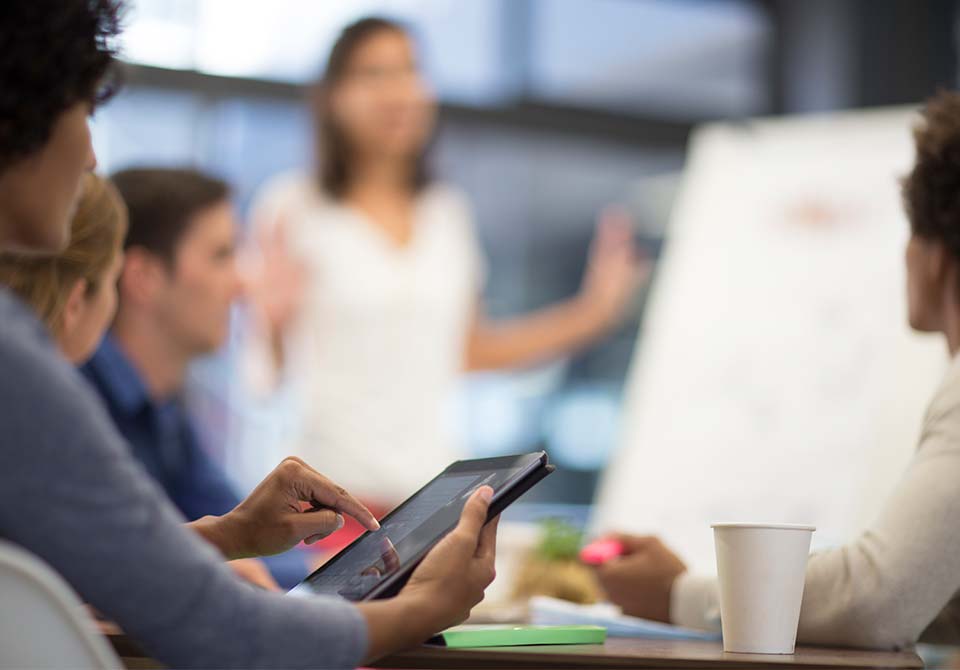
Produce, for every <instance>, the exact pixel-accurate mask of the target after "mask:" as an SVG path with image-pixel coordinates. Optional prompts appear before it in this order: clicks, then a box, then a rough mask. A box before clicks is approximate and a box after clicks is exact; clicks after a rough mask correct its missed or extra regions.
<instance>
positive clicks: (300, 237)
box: [253, 174, 484, 504]
mask: <svg viewBox="0 0 960 670" xmlns="http://www.w3.org/2000/svg"><path fill="white" fill-rule="evenodd" d="M281 219H282V220H283V221H285V222H286V225H287V227H288V239H289V242H290V244H291V246H292V248H293V251H294V252H295V253H296V254H297V255H299V256H300V257H301V258H302V259H303V261H304V263H305V265H306V266H307V269H308V275H309V279H308V285H307V292H306V296H305V300H304V309H303V310H302V313H301V315H300V317H299V319H298V320H297V323H296V324H295V327H294V328H293V332H292V333H291V338H290V341H289V346H288V348H287V352H288V356H287V360H286V368H287V369H286V370H285V374H286V375H288V376H289V378H291V379H292V380H293V381H294V383H295V388H298V389H299V391H300V398H301V400H302V403H303V405H302V407H303V410H302V412H303V414H302V424H303V428H302V431H301V435H300V438H299V439H298V440H297V442H298V444H297V445H296V447H295V450H296V451H297V452H298V455H299V456H300V457H301V458H303V459H304V460H306V461H307V462H308V463H310V464H311V465H313V466H314V467H315V468H316V469H318V470H319V471H320V472H322V473H324V474H325V475H327V476H328V477H330V478H331V479H333V480H334V481H335V482H337V483H339V484H340V485H342V486H344V487H346V488H347V489H348V490H349V491H351V492H352V493H354V494H355V495H358V496H361V497H365V498H366V499H368V500H372V501H379V502H383V503H388V504H392V503H396V502H399V501H402V500H403V499H404V498H406V497H407V496H409V495H410V494H411V493H413V492H414V491H415V490H416V489H417V488H418V487H419V486H420V485H422V484H423V483H425V482H426V481H427V480H428V479H430V478H431V477H432V476H433V475H435V474H436V473H437V472H439V471H440V470H441V469H443V468H444V467H446V466H447V465H448V464H449V463H450V462H451V461H453V460H455V459H456V458H459V457H460V456H461V453H460V450H459V448H458V447H457V446H456V445H455V440H454V438H453V431H452V430H451V426H450V420H451V417H450V414H451V408H452V402H451V401H452V395H453V391H454V389H455V385H456V382H457V380H458V377H459V375H460V373H461V370H462V368H463V361H464V352H465V346H466V336H467V332H468V328H469V326H470V323H471V321H472V319H473V315H474V310H475V307H476V302H477V298H478V296H479V294H480V290H481V286H482V282H483V275H484V263H483V260H482V255H481V252H480V248H479V245H478V242H477V239H476V237H475V234H474V230H473V225H472V217H471V214H470V210H469V207H468V205H467V203H466V201H465V199H464V198H463V197H462V196H461V195H460V194H459V193H458V192H456V191H455V190H453V189H451V188H449V187H447V186H443V185H437V184H435V185H432V186H429V187H427V188H426V189H425V190H424V191H423V192H422V194H421V195H420V196H419V198H418V202H417V203H416V210H415V223H414V230H413V236H412V239H411V240H410V241H409V243H408V244H407V245H406V246H404V247H398V246H396V245H395V244H394V243H393V242H392V241H391V240H389V239H388V238H387V237H386V235H385V234H384V233H382V232H381V231H380V230H379V229H378V228H376V227H375V224H374V223H373V222H371V221H369V220H367V219H365V215H364V214H363V213H362V212H360V211H358V210H356V209H353V208H350V207H348V206H344V205H342V204H339V203H336V202H334V201H332V200H331V199H330V198H329V197H327V196H325V195H323V194H322V193H321V192H320V191H319V189H318V188H317V187H316V186H315V185H314V182H313V180H312V179H311V177H309V176H308V175H305V174H292V175H282V176H280V177H277V178H274V179H273V180H272V181H271V182H269V183H268V184H267V185H266V186H265V187H264V188H263V189H262V190H261V192H260V194H259V196H258V197H257V198H256V200H255V204H254V208H253V221H254V224H255V225H258V226H259V225H271V224H273V223H275V222H276V221H278V220H281Z"/></svg>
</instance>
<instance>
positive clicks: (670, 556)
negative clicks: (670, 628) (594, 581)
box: [597, 535, 687, 623]
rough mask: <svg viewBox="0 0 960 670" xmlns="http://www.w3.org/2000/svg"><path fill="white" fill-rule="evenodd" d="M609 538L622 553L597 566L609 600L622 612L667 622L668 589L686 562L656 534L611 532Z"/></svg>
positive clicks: (668, 611) (685, 568)
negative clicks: (641, 535) (615, 533)
mask: <svg viewBox="0 0 960 670" xmlns="http://www.w3.org/2000/svg"><path fill="white" fill-rule="evenodd" d="M612 539H616V540H618V541H620V542H621V543H622V544H623V547H624V554H623V555H622V556H619V557H617V558H614V559H612V560H610V561H607V562H606V563H604V564H603V565H601V566H600V567H598V568H597V577H598V578H599V580H600V585H601V586H602V587H603V590H604V591H605V592H606V594H607V597H608V598H609V599H610V602H612V603H614V604H616V605H619V606H620V607H621V609H623V612H624V613H625V614H629V615H631V616H638V617H643V618H644V619H654V620H656V621H665V622H668V623H669V621H670V591H671V589H672V588H673V582H674V580H675V579H676V578H677V577H678V576H680V575H681V574H683V573H684V572H686V570H687V566H686V565H684V564H683V561H681V560H680V559H679V558H678V557H677V556H676V554H674V553H673V552H672V551H670V550H669V549H668V548H667V547H666V546H665V545H664V544H663V542H661V541H660V539H659V538H656V537H652V536H646V537H637V536H633V535H615V536H614V537H613V538H612Z"/></svg>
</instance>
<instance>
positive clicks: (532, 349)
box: [465, 214, 650, 370]
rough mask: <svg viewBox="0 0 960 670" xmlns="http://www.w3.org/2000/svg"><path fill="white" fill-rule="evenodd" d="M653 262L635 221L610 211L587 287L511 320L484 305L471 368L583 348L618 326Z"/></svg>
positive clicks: (473, 334)
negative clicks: (639, 243) (496, 317)
mask: <svg viewBox="0 0 960 670" xmlns="http://www.w3.org/2000/svg"><path fill="white" fill-rule="evenodd" d="M649 273H650V264H649V263H648V262H646V261H642V260H638V258H637V253H636V249H635V247H634V244H633V240H632V233H631V231H630V226H629V222H628V221H627V220H626V219H625V218H624V217H621V216H619V215H617V214H608V215H606V216H605V217H604V218H603V219H602V220H601V222H600V224H599V226H598V228H597V235H596V237H595V238H594V241H593V244H592V245H591V251H590V260H589V261H588V265H587V271H586V275H585V276H584V280H583V286H582V287H581V289H580V292H579V294H578V295H577V296H575V297H574V298H572V299H570V300H567V301H565V302H562V303H560V304H558V305H554V306H552V307H548V308H546V309H543V310H540V311H538V312H535V313H533V314H529V315H526V316H523V317H520V318H516V319H511V320H509V321H506V322H501V323H495V322H491V321H489V320H488V319H487V318H486V316H485V315H484V313H483V309H482V308H478V310H477V315H476V317H475V318H474V321H473V325H472V327H471V329H470V332H469V335H468V338H467V350H466V355H465V367H466V368H467V369H468V370H490V369H498V368H508V367H518V366H523V365H531V364H534V363H540V362H543V361H545V360H549V359H550V358H555V357H557V356H562V355H564V354H567V353H569V352H572V351H575V350H577V349H580V348H582V347H584V346H586V345H588V344H590V343H591V342H593V341H594V340H596V339H597V338H599V337H601V336H602V335H604V334H605V333H606V332H607V331H609V330H610V329H611V328H613V327H614V326H616V324H617V323H618V321H619V320H620V318H621V317H622V315H623V312H624V311H625V309H626V307H627V305H628V303H629V300H630V298H631V297H632V296H633V294H634V292H635V291H636V288H637V286H638V285H640V284H641V283H643V282H644V281H646V279H647V277H648V276H649Z"/></svg>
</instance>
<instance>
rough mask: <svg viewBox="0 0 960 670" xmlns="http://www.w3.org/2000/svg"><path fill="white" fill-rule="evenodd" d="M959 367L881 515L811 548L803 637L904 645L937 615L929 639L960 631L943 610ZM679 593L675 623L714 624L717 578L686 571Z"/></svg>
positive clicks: (950, 573)
mask: <svg viewBox="0 0 960 670" xmlns="http://www.w3.org/2000/svg"><path fill="white" fill-rule="evenodd" d="M954 375H955V376H954V380H953V381H952V382H951V383H950V384H948V385H946V386H945V387H944V388H943V389H942V390H941V392H940V394H939V395H938V399H937V400H935V401H934V404H933V405H932V407H931V411H930V412H929V413H928V416H927V419H926V421H925V424H924V428H923V431H922V434H921V438H920V445H919V448H918V450H917V453H916V455H915V456H914V459H913V461H912V462H911V464H910V466H909V468H908V469H907V472H906V473H905V475H904V477H903V478H902V480H901V481H900V483H899V484H898V486H897V487H896V489H895V490H894V491H893V494H892V495H891V496H890V498H889V499H888V500H887V502H886V504H885V505H884V507H883V509H882V510H881V511H880V514H879V516H878V518H877V519H876V521H875V522H874V523H873V524H872V525H871V526H870V527H869V528H868V529H867V530H866V531H865V532H864V533H862V534H861V535H860V536H859V537H858V538H857V539H856V540H855V541H854V542H852V543H850V544H848V545H845V546H842V547H839V548H836V549H832V550H829V551H822V552H818V553H815V554H813V555H811V557H810V561H809V563H808V565H807V575H806V581H805V585H804V594H803V605H802V608H801V612H800V627H799V631H798V637H797V639H798V641H800V642H806V643H813V644H827V645H849V646H858V647H869V648H877V649H898V648H903V647H906V646H909V645H912V644H914V643H915V642H916V641H917V639H918V638H919V637H920V635H921V633H922V632H923V631H924V630H925V629H927V627H928V626H929V625H930V624H931V622H934V621H935V620H937V621H938V622H939V625H936V626H935V627H934V629H931V635H930V637H937V638H938V639H939V641H941V642H942V641H945V638H952V639H950V640H949V641H952V642H957V640H958V639H960V638H958V637H957V632H958V631H957V628H956V627H955V626H950V625H949V621H946V619H951V617H950V616H947V614H949V613H945V607H946V606H947V604H948V602H949V601H950V600H951V598H952V597H953V596H954V594H955V593H956V591H957V589H958V587H960V523H958V522H957V519H960V493H958V491H960V489H958V488H957V486H958V482H960V376H957V375H956V372H955V373H954ZM671 601H672V602H671V607H672V609H671V618H672V619H673V620H674V621H675V622H676V623H679V624H681V625H688V626H697V627H705V626H706V627H716V625H717V623H718V618H717V617H716V614H717V613H718V612H719V607H718V601H719V598H718V589H717V583H716V580H715V579H711V578H702V577H695V576H688V577H682V578H681V579H679V580H678V581H677V583H676V584H675V587H674V593H673V594H672V597H671ZM942 613H943V617H944V620H943V621H941V620H940V619H938V615H941V614H942ZM952 619H953V620H955V619H956V617H952Z"/></svg>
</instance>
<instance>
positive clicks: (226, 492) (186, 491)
mask: <svg viewBox="0 0 960 670" xmlns="http://www.w3.org/2000/svg"><path fill="white" fill-rule="evenodd" d="M181 411H182V410H181ZM182 419H183V422H184V423H183V425H182V427H181V430H182V435H183V440H184V443H183V444H184V448H185V450H186V454H185V456H186V459H185V467H184V468H183V471H182V472H181V473H180V476H179V477H178V481H177V482H176V484H175V493H174V495H173V499H174V502H175V503H176V505H177V507H179V508H180V511H181V512H182V513H183V515H184V516H185V517H186V518H187V520H188V521H194V520H196V519H199V518H201V517H204V516H207V515H208V514H212V515H214V516H222V515H224V514H226V513H227V512H229V511H230V510H232V509H233V508H234V507H236V506H237V505H239V504H240V496H239V495H237V493H236V491H234V488H233V485H232V484H231V483H230V481H229V480H228V479H227V474H226V472H224V470H223V468H222V467H220V466H219V465H217V464H216V463H214V461H213V459H212V458H210V456H209V455H207V452H206V451H205V450H204V449H203V447H201V446H200V443H199V442H198V441H197V436H196V433H195V431H194V430H193V427H192V426H190V425H189V423H188V419H187V418H186V415H185V414H182Z"/></svg>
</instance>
